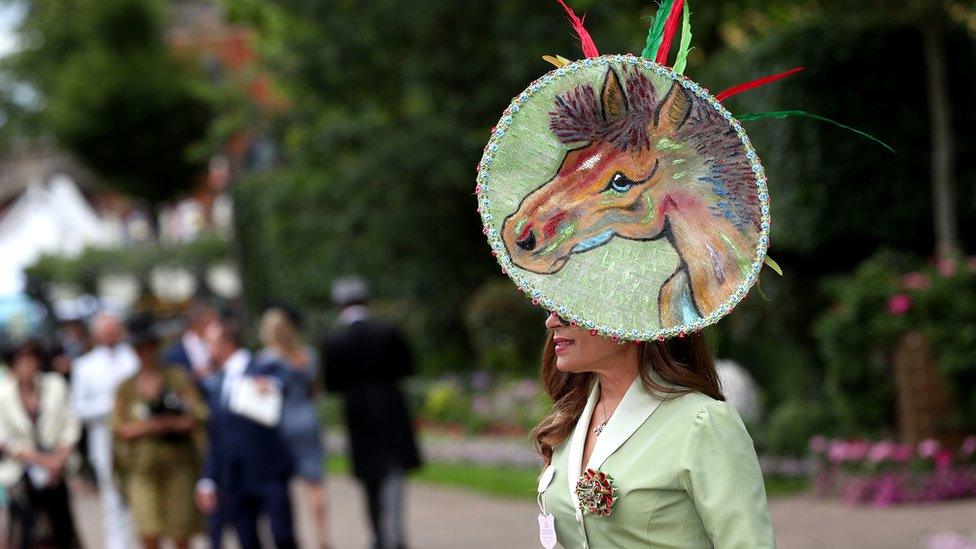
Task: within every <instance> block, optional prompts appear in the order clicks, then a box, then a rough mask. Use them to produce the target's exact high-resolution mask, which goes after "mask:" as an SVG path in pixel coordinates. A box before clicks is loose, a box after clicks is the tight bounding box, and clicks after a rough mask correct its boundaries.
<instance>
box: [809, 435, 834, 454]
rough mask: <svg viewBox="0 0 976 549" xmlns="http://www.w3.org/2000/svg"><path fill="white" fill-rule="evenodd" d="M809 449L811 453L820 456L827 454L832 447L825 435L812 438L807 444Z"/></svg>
mask: <svg viewBox="0 0 976 549" xmlns="http://www.w3.org/2000/svg"><path fill="white" fill-rule="evenodd" d="M807 447H808V448H809V449H810V453H812V454H815V455H820V454H823V453H825V452H826V451H827V449H828V448H829V447H830V441H828V440H827V437H825V436H823V435H817V436H814V437H810V442H809V443H808V444H807Z"/></svg>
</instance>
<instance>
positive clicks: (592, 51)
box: [556, 0, 600, 57]
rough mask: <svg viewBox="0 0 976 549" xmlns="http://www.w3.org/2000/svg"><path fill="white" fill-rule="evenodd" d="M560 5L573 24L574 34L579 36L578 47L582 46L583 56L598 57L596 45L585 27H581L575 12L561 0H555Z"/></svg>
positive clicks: (580, 20) (580, 21) (581, 24)
mask: <svg viewBox="0 0 976 549" xmlns="http://www.w3.org/2000/svg"><path fill="white" fill-rule="evenodd" d="M556 1H557V2H559V4H560V5H562V7H563V9H565V10H566V14H567V15H568V16H569V21H570V23H572V24H573V29H575V30H576V34H577V35H579V40H580V45H581V46H583V55H585V56H586V57H598V56H599V55H600V52H599V51H597V49H596V44H594V43H593V38H592V37H591V36H590V33H589V32H587V31H586V27H584V26H583V20H582V19H580V18H579V17H577V16H576V12H574V11H573V8H571V7H569V6H568V5H566V2H564V1H563V0H556Z"/></svg>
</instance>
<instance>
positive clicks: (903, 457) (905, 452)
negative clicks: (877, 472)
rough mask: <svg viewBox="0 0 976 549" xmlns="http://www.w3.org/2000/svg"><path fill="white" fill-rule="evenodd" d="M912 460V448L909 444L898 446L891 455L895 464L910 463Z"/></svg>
mask: <svg viewBox="0 0 976 549" xmlns="http://www.w3.org/2000/svg"><path fill="white" fill-rule="evenodd" d="M911 459H912V447H911V446H909V445H907V444H896V445H895V448H894V450H893V451H892V453H891V460H892V461H894V462H895V463H908V462H909V461H911Z"/></svg>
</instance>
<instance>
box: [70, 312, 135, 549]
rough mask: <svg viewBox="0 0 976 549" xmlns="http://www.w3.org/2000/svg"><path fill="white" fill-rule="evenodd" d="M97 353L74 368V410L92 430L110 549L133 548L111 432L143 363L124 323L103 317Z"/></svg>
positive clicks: (95, 332)
mask: <svg viewBox="0 0 976 549" xmlns="http://www.w3.org/2000/svg"><path fill="white" fill-rule="evenodd" d="M91 332H92V338H93V340H94V343H95V347H94V348H93V349H92V350H91V351H89V352H88V353H86V354H84V355H82V356H80V357H78V358H77V359H76V360H75V362H74V365H73V366H72V369H71V370H72V376H71V409H72V410H73V411H74V413H75V414H76V415H77V416H78V418H79V419H81V421H83V422H84V424H85V428H86V429H87V430H88V457H89V459H90V460H91V464H92V468H93V469H94V470H95V477H96V480H97V482H98V491H99V495H100V497H101V500H102V513H103V516H104V521H105V536H106V543H105V547H106V548H107V549H126V548H128V547H131V546H132V540H133V539H134V538H133V534H132V519H131V517H130V515H129V511H128V509H127V508H126V506H125V503H124V502H123V501H122V496H121V494H120V493H119V489H118V486H116V485H115V481H114V480H113V477H112V431H111V426H110V424H109V420H110V418H111V415H112V409H113V407H114V406H115V389H116V388H117V387H118V386H119V384H120V383H122V382H123V381H125V380H126V379H128V378H129V377H131V376H132V375H134V374H135V373H136V371H137V370H138V369H139V359H138V357H137V356H136V353H135V351H134V350H133V349H132V347H131V346H130V345H129V344H128V343H125V342H124V339H125V327H124V326H123V325H122V320H121V319H119V317H117V316H115V315H112V314H109V313H100V314H98V315H97V316H96V317H95V318H94V319H93V320H92V323H91Z"/></svg>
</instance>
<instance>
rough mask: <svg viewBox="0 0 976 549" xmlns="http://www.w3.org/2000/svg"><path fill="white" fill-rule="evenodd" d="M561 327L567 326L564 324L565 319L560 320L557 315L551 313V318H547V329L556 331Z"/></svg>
mask: <svg viewBox="0 0 976 549" xmlns="http://www.w3.org/2000/svg"><path fill="white" fill-rule="evenodd" d="M561 326H565V324H564V323H563V319H561V318H559V315H557V314H556V313H554V312H550V313H549V316H547V317H546V328H549V329H550V330H555V329H556V328H559V327H561Z"/></svg>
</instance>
